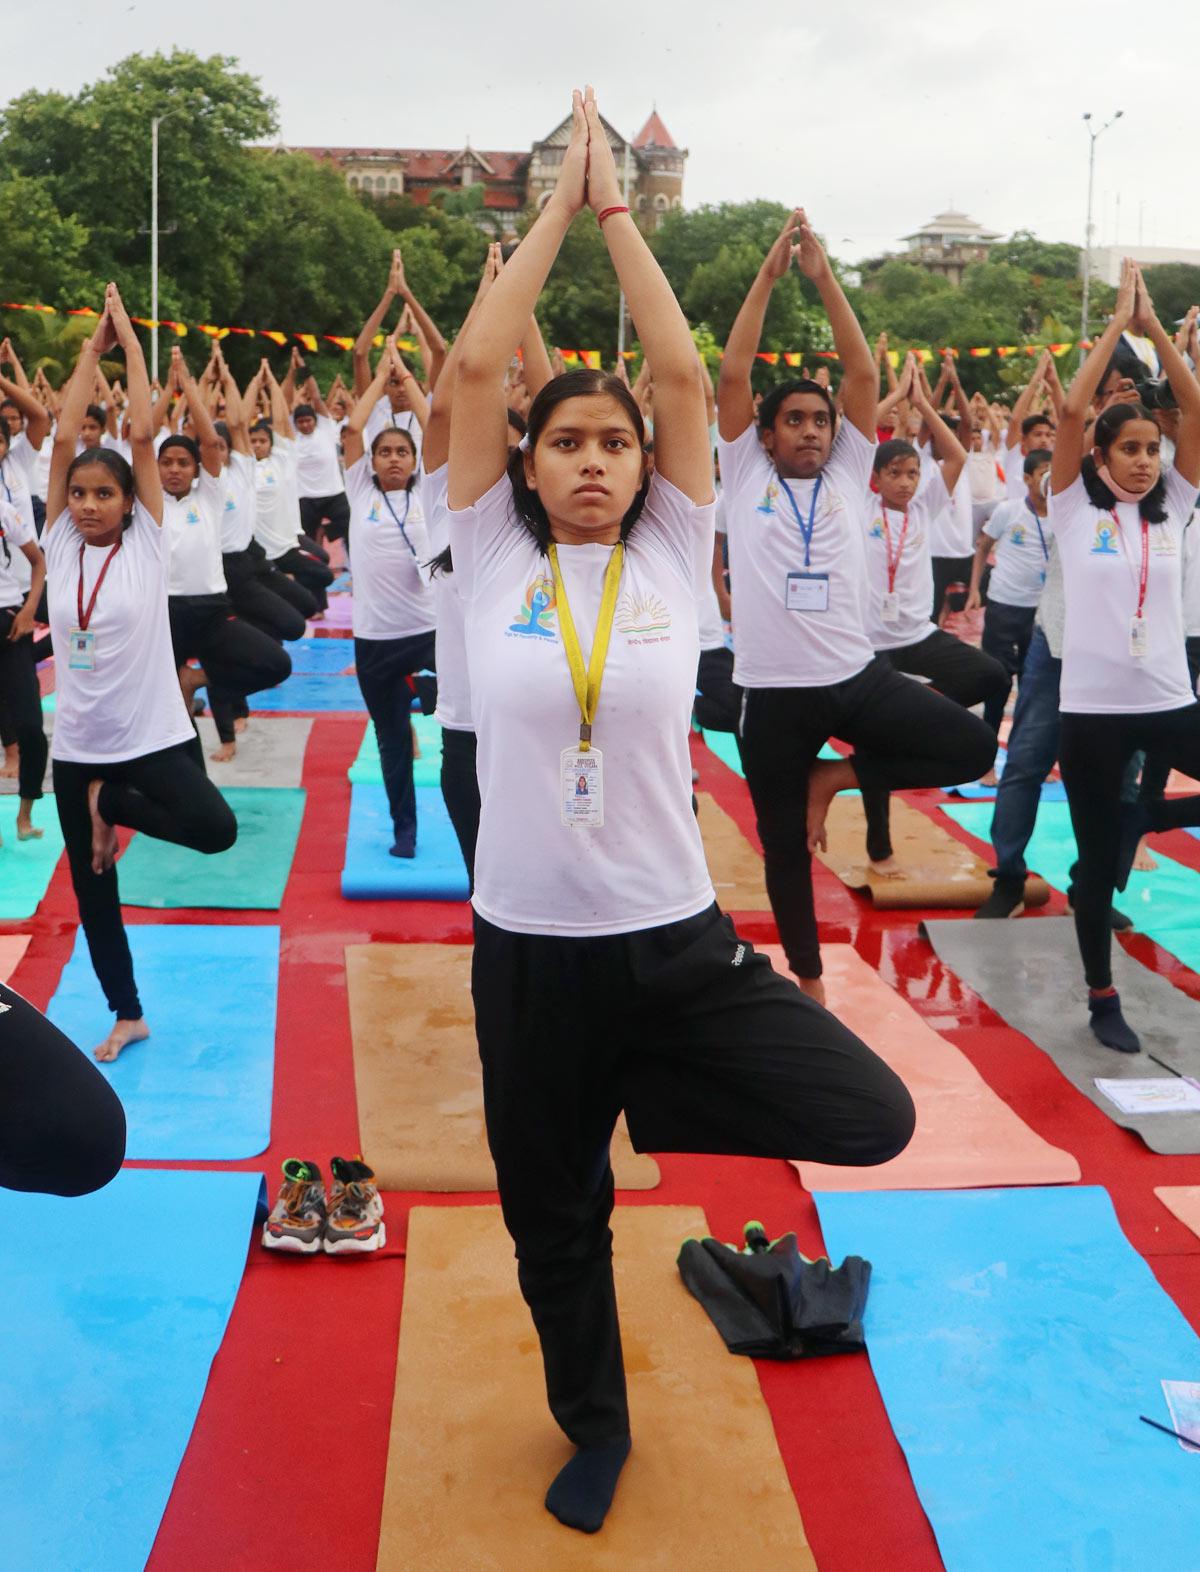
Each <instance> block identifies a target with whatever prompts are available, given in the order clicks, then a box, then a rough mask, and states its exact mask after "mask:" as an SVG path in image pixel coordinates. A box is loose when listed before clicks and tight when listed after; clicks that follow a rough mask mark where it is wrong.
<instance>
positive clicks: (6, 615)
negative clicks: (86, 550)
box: [0, 502, 48, 869]
mask: <svg viewBox="0 0 1200 1572" xmlns="http://www.w3.org/2000/svg"><path fill="white" fill-rule="evenodd" d="M45 582H46V564H45V561H44V560H43V558H42V553H41V549H40V548H39V546H38V543H37V536H36V535H35V534H34V532H33V525H32V524H31V523H30V522H28V520H26V519H24V518H22V517H21V515H20V514H19V513H18V512H17V510H16V508H14V507H11V506H10V505H9V504H8V503H7V502H0V708H3V710H4V714H5V719H6V722H7V724H8V725H10V726H11V727H12V732H13V736H14V738H15V740H16V743H17V747H18V749H19V759H20V762H19V765H18V773H17V791H18V792H19V793H20V803H19V805H18V807H17V839H18V840H19V841H28V840H37V839H40V838H41V834H42V832H41V830H39V829H35V828H34V824H33V818H32V814H33V805H34V803H35V802H37V801H38V799H39V798H40V797H41V795H42V778H43V777H44V775H45V773H46V756H47V751H48V750H47V746H46V733H45V731H44V730H43V728H42V698H41V693H40V691H39V688H38V677H37V661H36V659H35V657H34V653H33V618H34V612H35V610H36V608H37V604H38V602H39V601H40V600H41V598H42V587H43V585H44V584H45ZM2 868H3V864H2V863H0V869H2Z"/></svg>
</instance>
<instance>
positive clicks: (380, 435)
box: [371, 426, 417, 491]
mask: <svg viewBox="0 0 1200 1572" xmlns="http://www.w3.org/2000/svg"><path fill="white" fill-rule="evenodd" d="M384 437H400V438H401V439H402V441H404V442H407V443H408V448H409V452H410V453H411V454H412V456H413V472H412V474H411V475H410V476H409V477H408V479H407V480H406V481H405V482H404V489H405V491H411V490H412V489H413V487H414V485H416V481H417V469H416V458H417V444H416V443H415V442H414V441H413V435H412V432H411V431H404V430H403V429H402V428H401V427H400V426H385V427H384V428H383V430H382V431H377V432H376V433H375V435H374V436H373V437H372V438H371V457H372V458H374V457H375V449H376V448H377V447H378V446H379V444H380V443H381V442H382V441H383V439H384ZM371 478H372V479H373V480H374V482H375V484H376V485H377V486H379V477H378V476H377V475H373V476H372V477H371ZM379 489H380V491H382V490H383V487H382V486H379Z"/></svg>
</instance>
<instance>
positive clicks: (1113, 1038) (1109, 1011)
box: [1088, 993, 1142, 1053]
mask: <svg viewBox="0 0 1200 1572" xmlns="http://www.w3.org/2000/svg"><path fill="white" fill-rule="evenodd" d="M1088 1010H1089V1011H1090V1013H1091V1017H1092V1030H1093V1031H1094V1032H1095V1034H1096V1036H1097V1037H1098V1038H1099V1039H1100V1041H1101V1042H1102V1043H1103V1044H1104V1046H1105V1047H1106V1048H1115V1049H1116V1051H1117V1052H1118V1053H1140V1052H1141V1048H1142V1044H1141V1040H1140V1039H1139V1037H1138V1034H1137V1033H1136V1032H1135V1031H1134V1029H1133V1027H1132V1026H1130V1024H1129V1022H1128V1021H1127V1020H1126V1019H1125V1017H1124V1016H1123V1015H1122V1014H1121V995H1120V994H1119V993H1105V994H1093V995H1092V996H1091V998H1090V999H1089V1000H1088Z"/></svg>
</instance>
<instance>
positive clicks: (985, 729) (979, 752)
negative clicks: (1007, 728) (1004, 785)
mask: <svg viewBox="0 0 1200 1572" xmlns="http://www.w3.org/2000/svg"><path fill="white" fill-rule="evenodd" d="M963 720H964V721H967V722H969V725H967V726H965V727H964V728H963V733H962V745H961V748H960V749H959V751H958V758H959V760H960V761H961V763H962V766H963V768H964V769H965V770H966V771H967V774H966V775H964V777H963V779H964V780H974V779H976V778H977V777H978V776H980V775H983V774H985V773H986V772H987V771H988V770H990V769H991V767H992V765H993V764H994V763H995V760H996V733H995V732H994V731H993V730H992V728H991V727H990V726H989V725H988V724H987V722H986V721H982V720H980V719H979V717H978V716H977V715H971V714H969V713H967V714H964V715H963Z"/></svg>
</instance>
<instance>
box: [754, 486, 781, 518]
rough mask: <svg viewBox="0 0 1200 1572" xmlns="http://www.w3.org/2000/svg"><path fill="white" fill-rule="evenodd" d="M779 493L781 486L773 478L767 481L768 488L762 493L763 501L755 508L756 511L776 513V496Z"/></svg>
mask: <svg viewBox="0 0 1200 1572" xmlns="http://www.w3.org/2000/svg"><path fill="white" fill-rule="evenodd" d="M778 495H779V487H778V486H777V485H776V484H775V482H774V481H773V480H770V481H768V482H767V489H766V490H765V491H764V492H763V494H762V501H761V502H760V503H759V504H758V506H757V508H756V509H755V512H756V513H774V511H775V498H776V497H777V496H778Z"/></svg>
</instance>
